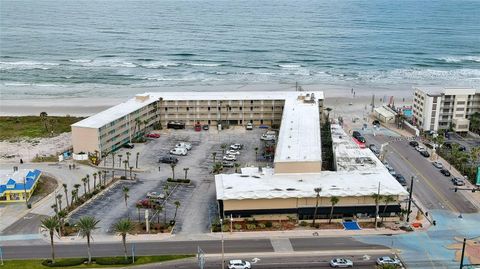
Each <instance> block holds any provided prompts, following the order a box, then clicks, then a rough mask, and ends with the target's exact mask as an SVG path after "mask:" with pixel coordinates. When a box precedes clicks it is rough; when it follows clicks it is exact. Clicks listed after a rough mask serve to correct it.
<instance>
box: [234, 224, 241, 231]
mask: <svg viewBox="0 0 480 269" xmlns="http://www.w3.org/2000/svg"><path fill="white" fill-rule="evenodd" d="M233 227H234V228H235V230H241V229H242V225H241V224H234V225H233Z"/></svg>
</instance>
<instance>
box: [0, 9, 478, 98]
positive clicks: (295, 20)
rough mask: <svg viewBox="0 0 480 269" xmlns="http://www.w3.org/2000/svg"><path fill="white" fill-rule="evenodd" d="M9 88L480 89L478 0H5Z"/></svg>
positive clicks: (2, 54)
mask: <svg viewBox="0 0 480 269" xmlns="http://www.w3.org/2000/svg"><path fill="white" fill-rule="evenodd" d="M0 75H1V76H0V92H1V99H3V100H8V99H22V98H43V97H48V98H52V97H72V96H73V97H92V96H99V97H102V96H103V97H109V96H111V95H112V94H114V95H116V96H117V97H122V96H125V97H127V96H131V95H132V94H133V93H134V92H144V91H148V90H156V89H161V88H164V87H170V88H171V89H182V88H187V87H189V88H192V87H193V88H195V87H199V88H201V89H208V88H210V87H211V88H215V89H219V88H222V85H231V84H235V85H256V84H258V85H279V87H281V86H283V87H286V88H288V87H293V85H295V82H298V83H300V84H301V85H321V86H322V87H326V88H328V87H329V86H332V87H345V88H350V87H352V88H353V87H355V88H357V87H358V88H362V89H378V90H379V91H380V90H382V91H383V90H388V89H398V88H400V89H406V90H409V89H411V88H412V86H414V85H420V86H421V85H429V86H431V85H437V86H466V87H476V88H480V87H479V86H480V1H478V0H424V1H418V0H402V1H393V0H369V1H367V0H338V1H333V0H296V1H291V0H290V1H287V0H274V1H265V0H190V1H183V0H158V1H151V0H144V1H143V0H75V1H74V0H61V1H60V0H0Z"/></svg>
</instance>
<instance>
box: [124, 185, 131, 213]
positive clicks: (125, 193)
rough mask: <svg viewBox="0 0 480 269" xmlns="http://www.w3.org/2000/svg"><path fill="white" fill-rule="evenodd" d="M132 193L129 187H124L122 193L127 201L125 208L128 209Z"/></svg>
mask: <svg viewBox="0 0 480 269" xmlns="http://www.w3.org/2000/svg"><path fill="white" fill-rule="evenodd" d="M129 191H130V189H129V188H128V187H127V186H123V188H122V192H123V199H124V200H125V207H126V208H127V209H128V204H127V202H128V197H130V196H128V192H129Z"/></svg>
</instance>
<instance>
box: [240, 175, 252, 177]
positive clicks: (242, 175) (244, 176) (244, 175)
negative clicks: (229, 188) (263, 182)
mask: <svg viewBox="0 0 480 269" xmlns="http://www.w3.org/2000/svg"><path fill="white" fill-rule="evenodd" d="M240 177H250V176H249V175H240Z"/></svg>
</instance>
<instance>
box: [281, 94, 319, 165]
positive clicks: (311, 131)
mask: <svg viewBox="0 0 480 269" xmlns="http://www.w3.org/2000/svg"><path fill="white" fill-rule="evenodd" d="M298 95H299V94H298ZM315 99H317V95H316V94H315ZM306 161H308V162H311V161H319V162H321V161H322V146H321V141H320V111H319V109H318V102H317V100H314V102H313V103H305V102H304V101H303V100H298V99H297V98H289V99H287V100H286V101H285V106H284V108H283V116H282V124H281V126H280V132H279V135H278V143H277V148H276V152H275V163H278V162H306Z"/></svg>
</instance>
